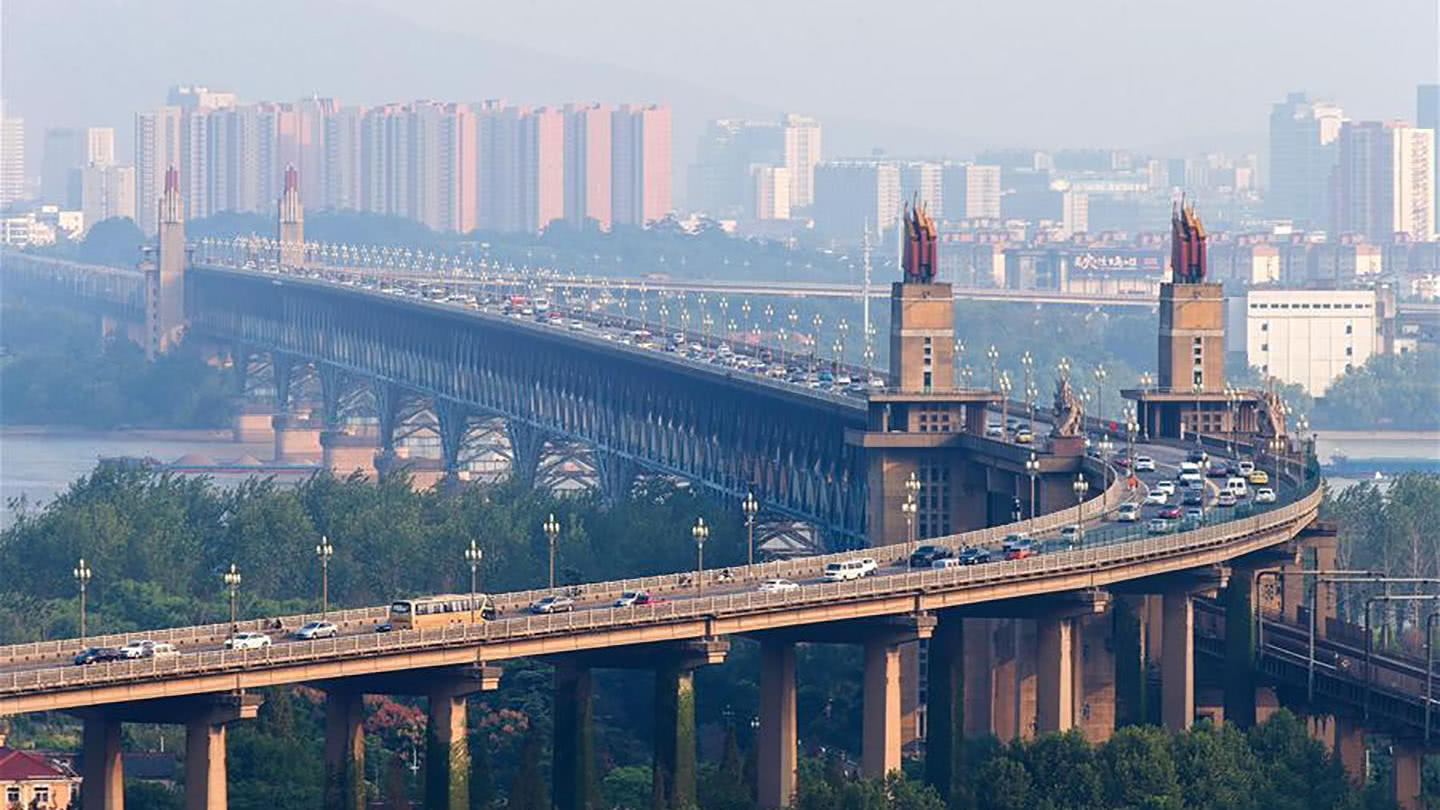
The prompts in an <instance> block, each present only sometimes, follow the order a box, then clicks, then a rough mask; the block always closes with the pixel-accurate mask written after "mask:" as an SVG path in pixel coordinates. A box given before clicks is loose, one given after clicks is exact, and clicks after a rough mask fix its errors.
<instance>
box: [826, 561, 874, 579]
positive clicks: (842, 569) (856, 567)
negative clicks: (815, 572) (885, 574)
mask: <svg viewBox="0 0 1440 810" xmlns="http://www.w3.org/2000/svg"><path fill="white" fill-rule="evenodd" d="M868 573H870V570H869V569H867V568H866V567H865V563H863V562H861V561H860V560H837V561H836V562H832V563H826V565H825V580H826V581H827V582H845V581H847V580H852V579H859V578H861V577H863V576H865V575H866V574H868Z"/></svg>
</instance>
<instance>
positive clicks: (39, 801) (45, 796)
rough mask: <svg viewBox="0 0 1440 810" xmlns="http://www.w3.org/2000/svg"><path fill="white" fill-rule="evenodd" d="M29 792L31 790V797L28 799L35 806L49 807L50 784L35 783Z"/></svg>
mask: <svg viewBox="0 0 1440 810" xmlns="http://www.w3.org/2000/svg"><path fill="white" fill-rule="evenodd" d="M30 792H31V794H32V797H31V799H30V802H31V803H32V804H34V805H36V806H37V807H49V806H50V786H49V785H36V786H35V789H34V790H32V791H30Z"/></svg>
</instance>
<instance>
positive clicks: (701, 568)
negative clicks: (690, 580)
mask: <svg viewBox="0 0 1440 810" xmlns="http://www.w3.org/2000/svg"><path fill="white" fill-rule="evenodd" d="M690 536H691V537H693V538H695V595H696V596H699V595H700V592H701V591H702V590H704V587H705V541H706V540H708V539H709V538H710V527H709V526H707V525H705V518H703V517H697V518H695V525H694V526H691V527H690Z"/></svg>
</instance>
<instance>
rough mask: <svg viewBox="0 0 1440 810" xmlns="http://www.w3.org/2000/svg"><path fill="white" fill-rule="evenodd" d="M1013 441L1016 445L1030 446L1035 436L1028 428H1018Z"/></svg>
mask: <svg viewBox="0 0 1440 810" xmlns="http://www.w3.org/2000/svg"><path fill="white" fill-rule="evenodd" d="M1015 441H1016V443H1018V444H1030V443H1032V442H1034V441H1035V434H1034V433H1031V432H1030V429H1029V428H1020V429H1019V430H1017V431H1015Z"/></svg>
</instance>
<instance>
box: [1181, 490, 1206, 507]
mask: <svg viewBox="0 0 1440 810" xmlns="http://www.w3.org/2000/svg"><path fill="white" fill-rule="evenodd" d="M1180 503H1182V504H1184V505H1185V506H1204V505H1205V490H1203V489H1187V490H1185V497H1183V498H1181V499H1180Z"/></svg>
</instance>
